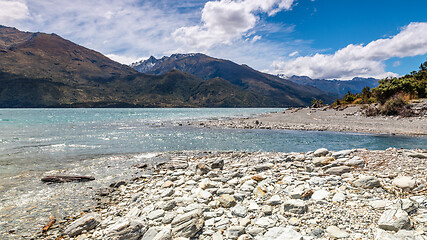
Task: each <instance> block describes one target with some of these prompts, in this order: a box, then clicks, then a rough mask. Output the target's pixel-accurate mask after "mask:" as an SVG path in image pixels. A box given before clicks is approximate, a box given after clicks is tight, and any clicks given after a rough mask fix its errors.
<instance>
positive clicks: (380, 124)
mask: <svg viewBox="0 0 427 240" xmlns="http://www.w3.org/2000/svg"><path fill="white" fill-rule="evenodd" d="M426 102H427V101H425V102H424V105H422V106H421V107H422V108H423V109H425V108H426V105H427V103H426ZM424 111H425V110H424ZM187 124H190V125H195V126H201V127H208V128H212V127H214V128H243V129H287V130H304V131H307V130H309V131H334V132H353V133H371V134H388V135H412V136H426V135H427V127H426V126H427V118H426V116H425V115H422V116H417V117H405V118H403V117H399V116H376V117H366V116H364V115H363V114H362V112H361V109H360V107H359V106H349V107H346V108H343V109H333V108H329V107H323V108H290V109H287V110H285V111H283V112H277V113H270V114H264V115H260V116H256V117H249V118H248V117H246V118H234V119H230V120H223V121H201V122H188V123H187Z"/></svg>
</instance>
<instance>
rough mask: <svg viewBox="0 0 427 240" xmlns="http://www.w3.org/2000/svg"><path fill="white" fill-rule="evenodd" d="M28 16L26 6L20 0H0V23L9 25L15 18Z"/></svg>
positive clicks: (19, 18) (20, 18) (21, 18)
mask: <svg viewBox="0 0 427 240" xmlns="http://www.w3.org/2000/svg"><path fill="white" fill-rule="evenodd" d="M29 17H30V13H29V11H28V7H27V5H26V4H25V3H24V2H21V1H2V0H0V24H1V25H6V26H9V25H11V24H13V23H14V22H15V21H17V20H23V19H27V18H29Z"/></svg>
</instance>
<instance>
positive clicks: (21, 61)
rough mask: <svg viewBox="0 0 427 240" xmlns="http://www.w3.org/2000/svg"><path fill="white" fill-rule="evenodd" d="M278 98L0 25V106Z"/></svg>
mask: <svg viewBox="0 0 427 240" xmlns="http://www.w3.org/2000/svg"><path fill="white" fill-rule="evenodd" d="M266 106H277V105H275V102H274V101H273V100H272V99H270V98H268V97H266V96H263V95H261V94H259V93H255V92H252V91H250V90H245V89H243V88H241V87H239V86H236V85H233V84H230V83H229V82H227V81H225V80H223V79H220V78H215V79H209V80H203V79H201V78H199V77H197V76H194V75H191V74H188V73H184V72H181V71H178V70H172V71H168V72H165V73H164V74H161V75H159V76H153V75H146V74H141V73H139V72H137V71H135V70H133V69H132V68H130V67H129V66H125V65H122V64H119V63H117V62H114V61H112V60H110V59H109V58H107V57H105V56H104V55H102V54H100V53H98V52H95V51H93V50H90V49H87V48H85V47H82V46H79V45H77V44H75V43H72V42H70V41H68V40H65V39H63V38H61V37H60V36H58V35H55V34H45V33H29V32H21V31H19V30H17V29H15V28H9V27H4V26H0V107H266Z"/></svg>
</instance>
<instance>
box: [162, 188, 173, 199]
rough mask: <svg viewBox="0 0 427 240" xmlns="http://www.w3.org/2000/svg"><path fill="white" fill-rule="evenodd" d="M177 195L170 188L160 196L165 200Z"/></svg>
mask: <svg viewBox="0 0 427 240" xmlns="http://www.w3.org/2000/svg"><path fill="white" fill-rule="evenodd" d="M174 193H175V190H173V189H172V188H168V189H165V190H163V191H162V193H161V194H160V197H162V198H165V197H170V196H172V195H173V194H174Z"/></svg>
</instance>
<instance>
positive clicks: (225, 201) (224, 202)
mask: <svg viewBox="0 0 427 240" xmlns="http://www.w3.org/2000/svg"><path fill="white" fill-rule="evenodd" d="M218 200H219V204H221V206H222V207H224V208H231V207H233V206H235V205H236V199H234V197H233V196H231V195H229V194H223V195H221V196H220V197H219V199H218Z"/></svg>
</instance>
